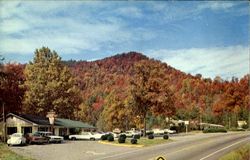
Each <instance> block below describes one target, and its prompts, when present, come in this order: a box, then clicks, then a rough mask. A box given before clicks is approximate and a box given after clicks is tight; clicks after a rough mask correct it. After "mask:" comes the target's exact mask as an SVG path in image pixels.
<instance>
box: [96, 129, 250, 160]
mask: <svg viewBox="0 0 250 160" xmlns="http://www.w3.org/2000/svg"><path fill="white" fill-rule="evenodd" d="M173 139H176V141H175V142H172V143H168V144H162V145H158V146H154V147H149V148H142V149H135V150H133V151H128V152H123V153H117V154H114V155H109V156H103V157H100V158H97V160H107V159H108V160H127V159H129V160H138V159H140V160H154V159H155V158H156V157H157V156H159V155H161V156H163V157H165V158H166V159H167V160H217V159H218V158H219V157H221V156H222V155H224V154H226V153H228V152H230V151H231V150H233V149H235V148H237V147H239V146H241V145H243V144H245V143H247V142H250V133H249V132H246V133H216V134H200V135H194V136H184V137H178V138H177V137H173Z"/></svg>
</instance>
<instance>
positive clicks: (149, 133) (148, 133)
mask: <svg viewBox="0 0 250 160" xmlns="http://www.w3.org/2000/svg"><path fill="white" fill-rule="evenodd" d="M151 134H154V131H149V132H147V133H146V135H147V136H149V135H151Z"/></svg>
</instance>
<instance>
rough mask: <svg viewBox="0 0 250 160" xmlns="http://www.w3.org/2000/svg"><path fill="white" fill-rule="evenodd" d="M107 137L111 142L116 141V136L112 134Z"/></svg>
mask: <svg viewBox="0 0 250 160" xmlns="http://www.w3.org/2000/svg"><path fill="white" fill-rule="evenodd" d="M107 139H108V141H110V142H111V141H114V136H113V135H111V134H110V135H108V138H107Z"/></svg>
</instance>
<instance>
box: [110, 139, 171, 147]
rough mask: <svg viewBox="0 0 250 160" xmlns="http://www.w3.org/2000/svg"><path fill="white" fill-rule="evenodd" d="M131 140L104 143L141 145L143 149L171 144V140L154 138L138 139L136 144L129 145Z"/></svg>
mask: <svg viewBox="0 0 250 160" xmlns="http://www.w3.org/2000/svg"><path fill="white" fill-rule="evenodd" d="M130 140H131V139H128V138H127V139H126V142H125V143H119V142H118V141H117V140H115V141H113V142H109V141H105V142H109V143H111V144H126V145H132V146H133V145H135V146H136V145H143V146H144V147H147V146H152V145H157V144H162V143H168V142H171V141H172V140H170V139H168V140H166V139H163V138H154V139H148V138H140V139H138V140H137V144H131V143H130Z"/></svg>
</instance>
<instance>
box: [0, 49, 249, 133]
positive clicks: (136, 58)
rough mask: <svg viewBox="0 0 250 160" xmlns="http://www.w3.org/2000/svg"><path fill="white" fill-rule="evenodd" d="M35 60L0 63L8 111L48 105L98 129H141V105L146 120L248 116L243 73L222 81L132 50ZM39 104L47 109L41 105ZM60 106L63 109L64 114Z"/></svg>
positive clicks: (228, 121)
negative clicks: (146, 75) (101, 55)
mask: <svg viewBox="0 0 250 160" xmlns="http://www.w3.org/2000/svg"><path fill="white" fill-rule="evenodd" d="M36 52H37V51H36ZM52 55H53V54H52ZM37 56H38V55H37V54H36V57H37ZM52 57H53V56H52ZM40 61H43V59H40V58H38V57H37V58H34V60H33V62H32V63H30V64H27V65H26V67H25V65H22V64H5V65H4V66H3V69H2V71H3V73H4V76H3V75H1V84H0V87H1V88H0V89H1V92H0V94H1V97H0V98H1V101H2V102H5V104H6V106H8V107H7V111H8V112H13V111H18V112H28V111H29V112H30V113H32V112H34V113H33V114H37V113H39V112H42V113H43V114H44V113H45V111H47V110H48V109H50V108H48V106H50V107H51V106H53V107H52V108H53V109H55V110H56V111H57V112H59V113H60V114H59V115H61V116H64V117H67V115H68V113H70V115H71V116H72V118H75V119H78V120H82V121H84V122H88V123H90V124H92V125H95V126H97V127H98V128H100V129H102V130H112V129H114V128H121V129H129V128H131V127H137V128H142V127H143V126H142V125H143V120H142V117H143V116H142V115H143V114H145V112H143V111H144V109H145V110H150V113H147V115H148V116H150V117H149V118H148V119H152V117H156V118H157V117H161V118H157V119H163V120H164V118H162V117H164V116H168V117H172V118H174V119H182V120H192V121H194V122H201V121H202V122H208V123H217V124H222V125H225V126H228V125H231V127H232V126H237V120H248V119H249V111H250V104H249V103H250V96H249V95H250V94H249V78H250V75H249V74H248V75H245V76H244V77H242V78H241V79H238V78H235V77H232V79H231V80H223V79H222V78H220V77H219V76H217V77H216V78H214V79H210V78H203V77H202V75H201V74H197V75H190V74H187V73H184V72H181V71H179V70H177V69H175V68H173V67H171V66H169V65H168V64H166V63H162V62H160V61H157V60H154V59H149V58H147V57H146V56H144V55H142V54H140V53H136V52H129V53H123V54H119V55H116V56H112V57H109V58H105V59H102V60H97V61H92V62H87V61H73V60H71V61H64V62H63V63H61V60H60V58H59V57H57V56H56V57H55V62H54V63H53V64H54V65H58V66H59V68H60V70H57V69H54V66H53V65H52V66H50V65H45V66H42V65H41V64H39V63H40ZM59 61H60V62H59ZM66 66H67V67H66ZM155 66H156V67H155ZM44 67H45V68H46V69H45V68H44ZM140 67H142V68H143V67H144V69H147V70H148V72H149V74H151V76H149V77H151V78H150V79H148V80H146V81H147V83H148V84H150V85H148V86H147V85H144V86H142V83H143V81H141V80H142V79H141V78H140V76H138V75H139V74H138V73H137V72H136V68H137V69H138V68H140ZM24 68H25V70H24ZM31 71H33V72H34V73H33V74H32V73H31ZM38 73H39V76H38ZM52 73H53V74H52ZM48 74H51V76H49V75H48ZM5 75H8V76H7V77H6V76H5ZM11 75H15V76H13V77H12V78H15V79H14V80H13V79H12V78H11ZM57 80H58V81H57ZM35 81H36V82H37V81H39V84H40V85H41V84H43V85H42V86H40V89H41V90H42V93H40V94H38V93H37V91H36V89H35V88H37V87H39V86H34V85H35ZM6 84H8V85H6ZM62 85H63V86H64V87H65V88H64V87H61V86H62ZM28 86H33V87H28ZM150 87H153V88H150ZM70 88H72V92H71V89H70ZM73 90H74V91H73ZM12 92H13V93H12ZM69 92H70V93H69ZM144 92H146V93H145V94H144ZM35 93H36V94H37V95H36V94H35ZM41 94H47V96H44V95H41ZM9 95H14V96H9ZM59 95H60V96H62V97H58V96H59ZM69 95H70V96H72V98H73V101H71V99H72V98H69V97H68V96H69ZM77 95H78V96H79V97H77ZM138 95H143V96H144V97H143V96H138ZM37 96H42V97H44V101H39V102H38V101H36V97H37ZM63 97H64V98H63ZM139 97H140V98H141V99H140V101H139V100H138V98H139ZM135 98H137V100H135ZM50 99H53V100H50ZM138 102H139V103H138ZM41 103H43V104H41ZM13 106H14V107H13ZM27 106H30V107H31V108H27ZM41 106H46V107H47V108H46V107H45V108H46V109H43V110H42V109H41V108H42V107H41ZM64 107H67V108H64ZM143 107H146V108H144V109H143ZM34 108H35V109H34ZM27 109H28V110H27ZM66 110H68V111H67V114H64V113H63V112H64V111H66ZM65 113H66V112H65ZM158 125H161V124H158Z"/></svg>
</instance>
